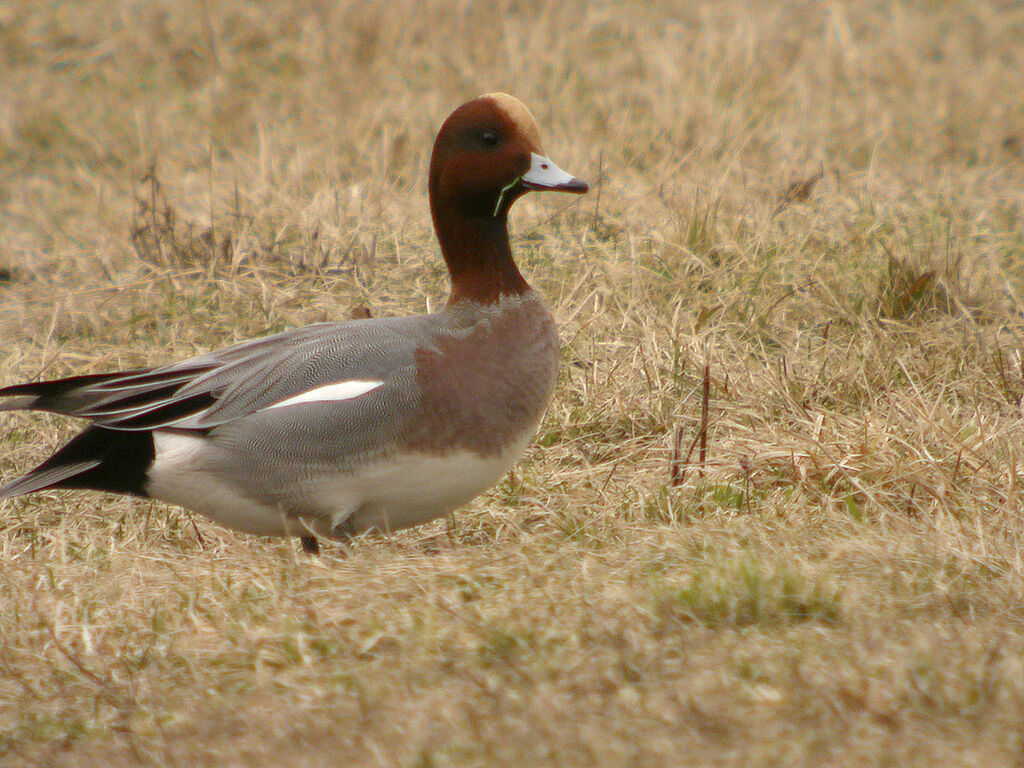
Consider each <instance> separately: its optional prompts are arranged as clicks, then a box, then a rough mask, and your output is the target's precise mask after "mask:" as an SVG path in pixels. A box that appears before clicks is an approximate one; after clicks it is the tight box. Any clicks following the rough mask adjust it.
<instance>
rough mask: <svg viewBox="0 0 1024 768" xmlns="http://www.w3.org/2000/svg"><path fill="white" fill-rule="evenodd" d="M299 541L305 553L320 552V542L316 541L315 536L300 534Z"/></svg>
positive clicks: (313, 553) (315, 553)
mask: <svg viewBox="0 0 1024 768" xmlns="http://www.w3.org/2000/svg"><path fill="white" fill-rule="evenodd" d="M299 542H300V543H301V544H302V551H303V552H305V553H306V554H307V555H319V554H320V542H319V541H317V538H316V536H300V537H299Z"/></svg>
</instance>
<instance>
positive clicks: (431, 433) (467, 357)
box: [0, 93, 587, 550]
mask: <svg viewBox="0 0 1024 768" xmlns="http://www.w3.org/2000/svg"><path fill="white" fill-rule="evenodd" d="M530 190H554V191H559V192H574V193H583V192H586V191H587V185H586V184H585V183H583V182H582V181H580V180H579V179H577V178H575V177H573V176H571V175H570V174H568V173H566V172H565V171H562V170H561V169H559V168H558V166H556V165H555V164H554V163H553V162H551V160H549V159H548V158H547V156H546V155H545V154H544V152H543V151H542V150H541V144H540V135H539V132H538V129H537V124H536V121H535V120H534V118H533V116H532V115H531V114H530V112H529V110H527V108H526V107H525V106H524V105H523V104H522V103H521V102H520V101H518V100H517V99H515V98H513V97H511V96H508V95H506V94H502V93H491V94H486V95H484V96H481V97H479V98H477V99H474V100H472V101H470V102H468V103H466V104H463V105H462V106H461V107H459V108H458V109H456V110H455V111H454V112H453V113H452V114H451V116H450V117H449V118H448V119H447V120H446V121H445V122H444V125H442V126H441V130H440V131H439V132H438V134H437V139H436V141H435V142H434V151H433V155H432V157H431V160H430V181H429V191H430V211H431V214H432V216H433V220H434V228H435V230H436V232H437V239H438V241H439V243H440V245H441V253H442V255H443V256H444V260H445V263H446V264H447V266H448V272H449V274H450V276H451V284H452V286H451V295H450V296H449V299H448V303H447V304H446V306H445V307H444V308H443V309H442V310H440V311H439V312H435V313H433V314H428V315H419V316H413V317H401V318H383V319H363V320H349V321H345V322H334V323H322V324H318V325H312V326H308V327H306V328H300V329H297V330H293V331H287V332H285V333H280V334H277V335H274V336H268V337H265V338H261V339H256V340H253V341H248V342H244V343H242V344H238V345H235V346H232V347H228V348H227V349H223V350H220V351H217V352H210V353H209V354H205V355H201V356H199V357H194V358H191V359H189V360H185V361H183V362H180V363H176V364H173V365H166V366H160V367H157V368H147V369H138V370H131V371H123V372H118V373H101V374H91V375H85V376H74V377H71V378H67V379H60V380H56V381H44V382H36V383H28V384H17V385H14V386H8V387H5V388H2V389H0V396H2V397H6V398H8V399H7V400H6V402H2V403H0V410H39V411H51V412H54V413H62V414H67V415H69V416H77V417H80V418H84V419H89V420H90V421H91V422H92V423H91V424H90V425H89V426H88V427H86V429H85V430H84V431H83V432H81V433H80V434H79V435H78V436H77V437H75V438H74V439H73V440H71V441H70V442H69V443H67V444H66V445H65V446H63V447H62V448H61V449H60V450H58V451H57V452H56V453H55V454H54V455H53V456H51V457H50V458H49V459H47V460H46V461H44V462H43V463H42V464H40V465H39V466H38V467H36V468H35V469H33V470H32V471H31V472H29V473H28V474H26V475H24V476H23V477H20V478H18V479H16V480H13V481H12V482H10V483H8V484H6V485H4V486H2V487H0V499H2V498H5V497H10V496H19V495H21V494H26V493H31V492H33V491H40V490H44V489H49V488H84V489H92V490H100V491H110V492H113V493H123V494H131V495H135V496H143V497H151V498H155V499H161V500H163V501H167V502H171V503H173V504H178V505H180V506H183V507H187V508H188V509H192V510H195V511H197V512H200V513H201V514H203V515H206V516H208V517H210V518H212V519H213V520H216V521H217V522H219V523H221V524H223V525H226V526H228V527H230V528H234V529H237V530H240V531H245V532H248V533H251V534H257V535H262V536H299V537H300V538H301V539H302V542H303V545H304V547H305V548H306V549H309V550H315V549H316V537H326V538H331V539H347V538H349V537H351V536H353V535H356V534H359V533H361V532H363V531H368V530H371V529H378V530H385V531H390V530H396V529H400V528H405V527H408V526H412V525H417V524H419V523H423V522H426V521H428V520H432V519H434V518H437V517H439V516H441V515H443V514H445V513H447V512H448V511H450V510H452V509H454V508H456V507H458V506H460V505H462V504H464V503H466V502H467V501H469V500H470V499H472V498H473V497H475V496H477V495H478V494H480V493H482V492H483V491H484V490H486V489H487V488H489V487H491V486H492V485H494V484H495V483H496V482H497V481H498V480H499V479H500V478H501V476H502V475H504V474H505V473H506V472H507V471H508V470H509V468H510V467H511V466H512V464H513V463H514V462H515V460H516V459H517V458H518V457H519V456H520V455H521V454H522V452H523V450H524V449H525V447H526V445H527V443H528V442H529V441H530V439H531V438H532V436H533V434H534V432H535V431H536V428H537V424H538V422H539V421H540V418H541V415H542V413H543V412H544V409H545V407H546V406H547V404H548V401H549V399H550V398H551V393H552V389H553V387H554V383H555V373H556V364H557V359H558V334H557V331H556V328H555V323H554V321H553V320H552V318H551V315H550V313H549V312H548V310H547V308H546V307H545V306H544V302H543V301H542V300H541V298H540V296H538V295H537V294H536V293H535V292H534V291H533V290H532V289H531V288H530V286H529V285H528V284H527V283H526V280H524V279H523V276H522V274H520V272H519V270H518V269H517V268H516V264H515V262H514V261H513V259H512V251H511V248H510V246H509V239H508V228H507V217H508V211H509V208H510V207H511V206H512V203H514V202H515V200H516V199H517V198H519V197H520V196H521V195H523V194H524V193H526V192H528V191H530Z"/></svg>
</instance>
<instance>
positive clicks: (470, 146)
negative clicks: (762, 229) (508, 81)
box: [430, 93, 588, 218]
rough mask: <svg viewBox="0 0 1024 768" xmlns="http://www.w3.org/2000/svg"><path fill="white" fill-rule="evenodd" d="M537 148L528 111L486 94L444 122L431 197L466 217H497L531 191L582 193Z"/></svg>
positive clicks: (576, 181)
mask: <svg viewBox="0 0 1024 768" xmlns="http://www.w3.org/2000/svg"><path fill="white" fill-rule="evenodd" d="M587 189H588V187H587V185H586V184H585V183H584V182H582V181H580V180H579V179H577V178H575V177H573V176H571V175H570V174H568V173H566V172H565V171H563V170H561V169H560V168H559V167H558V166H557V165H555V164H554V163H553V162H551V160H549V159H548V158H547V156H546V155H545V154H544V150H543V149H541V143H540V131H539V130H538V128H537V121H536V120H534V119H533V115H531V114H530V110H528V109H527V108H526V106H525V105H524V104H523V103H522V102H521V101H519V99H517V98H515V97H514V96H509V95H508V94H507V93H488V94H484V95H483V96H480V97H479V98H476V99H473V100H472V101H469V102H467V103H465V104H463V105H462V106H461V107H459V108H458V109H456V110H455V111H454V112H452V114H451V115H450V116H449V117H448V119H447V120H445V121H444V125H442V126H441V130H440V131H438V133H437V139H436V141H435V142H434V153H433V155H432V156H431V158H430V196H431V200H432V201H433V202H435V203H442V204H451V205H453V206H454V207H456V208H457V209H458V210H459V211H460V212H462V213H463V214H465V215H469V216H480V217H489V218H495V217H501V216H503V215H505V214H506V213H507V212H508V209H509V206H511V205H512V203H513V202H514V201H515V200H516V198H518V197H520V196H521V195H522V194H524V193H525V192H528V191H530V190H552V191H556V192H575V193H577V194H580V193H583V192H586V191H587Z"/></svg>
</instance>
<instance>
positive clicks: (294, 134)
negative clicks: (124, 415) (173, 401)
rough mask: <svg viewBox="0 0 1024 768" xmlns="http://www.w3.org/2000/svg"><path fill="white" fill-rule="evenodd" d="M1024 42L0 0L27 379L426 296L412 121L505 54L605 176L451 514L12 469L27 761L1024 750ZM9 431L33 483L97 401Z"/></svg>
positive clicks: (595, 17) (432, 251)
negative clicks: (156, 497)
mask: <svg viewBox="0 0 1024 768" xmlns="http://www.w3.org/2000/svg"><path fill="white" fill-rule="evenodd" d="M677 5H683V6H684V10H679V9H678V8H677V7H676V6H677ZM1022 38H1024V10H1022V9H1021V8H1020V6H1019V5H1018V4H1013V3H1001V4H1000V3H990V4H985V3H968V2H949V3H929V2H911V1H910V0H907V1H906V2H850V3H824V2H804V3H784V4H783V3H773V2H769V3H759V2H753V1H752V0H744V1H740V0H736V1H726V2H720V3H705V4H692V5H691V4H677V3H673V2H667V1H666V2H652V3H648V4H646V5H645V6H644V7H642V8H638V7H637V6H636V4H633V3H617V2H607V3H585V2H571V1H568V0H560V1H558V2H543V1H541V0H526V1H525V2H520V1H518V0H516V1H513V0H500V1H499V2H497V3H488V4H478V3H469V2H458V1H456V2H449V3H442V2H435V3H425V4H424V3H420V2H413V0H394V1H393V2H388V3H350V4H343V5H340V6H335V5H333V4H330V3H325V2H303V1H301V0H300V1H299V2H289V3H272V4H258V3H250V2H243V0H226V2H221V3H203V2H180V1H178V0H176V1H175V2H145V3H143V2H132V1H130V0H120V1H119V2H115V3H109V2H93V1H91V0H87V1H83V2H76V3H64V4H59V3H47V4H29V3H24V4H17V3H15V4H7V5H3V6H0V83H2V85H0V383H11V382H16V381H21V380H24V379H29V378H32V377H36V376H40V375H44V376H48V377H54V376H59V375H69V374H72V373H83V372H87V371H102V370H110V369H115V368H118V367H127V366H132V365H138V364H150V363H159V362H164V361H168V360H172V359H176V358H180V357H183V356H186V355H189V354H193V353H196V352H199V351H203V350H206V349H210V348H213V347H217V346H222V345H224V344H227V343H229V342H231V341H234V340H237V339H242V338H246V337H250V336H253V335H257V334H262V333H267V332H270V331H276V330H280V329H283V328H287V327H292V326H296V325H301V324H306V323H310V322H314V321H319V320H324V319H327V318H338V317H344V316H346V315H348V314H349V313H350V312H351V311H352V310H353V309H354V308H356V307H358V306H359V305H365V306H367V307H369V308H370V309H371V311H372V312H373V313H374V315H377V316H388V315H396V314H406V313H413V312H422V311H425V310H427V309H428V308H430V307H437V306H438V305H439V303H440V302H442V301H443V300H444V295H445V290H446V284H445V276H444V271H443V268H442V265H441V263H440V261H439V259H438V255H437V252H436V247H435V244H434V242H433V240H432V235H431V229H430V223H429V216H428V211H427V206H426V199H425V188H426V166H427V160H428V156H429V150H430V143H431V140H432V137H433V132H434V131H435V129H436V127H437V126H438V125H439V124H440V121H441V120H442V119H443V118H444V117H445V116H446V114H447V113H448V112H449V111H450V110H451V109H452V108H454V107H455V106H456V105H457V104H459V103H461V102H462V101H464V100H465V99H467V98H469V97H472V96H474V95H476V94H478V93H480V92H483V91H486V90H495V89H501V90H507V91H510V92H512V93H515V94H516V95H518V96H519V97H520V98H522V99H523V100H524V101H526V102H527V103H528V104H529V105H530V106H531V107H532V108H533V109H534V111H535V113H536V115H537V117H538V120H539V122H540V124H541V127H542V130H543V133H544V136H545V141H546V148H547V151H548V152H549V153H550V155H551V156H552V158H553V159H554V160H555V161H556V162H557V163H559V164H560V165H561V166H562V167H563V168H565V169H567V170H569V171H571V172H573V173H576V174H577V175H579V176H581V177H583V178H586V179H588V180H589V181H591V182H592V183H594V186H595V190H594V191H593V192H592V193H591V194H590V195H588V196H587V197H585V198H583V199H581V200H573V201H568V200H565V199H563V198H557V197H554V196H548V197H542V196H533V197H532V198H528V199H526V200H524V201H523V202H521V203H520V204H517V206H516V210H515V213H514V217H513V218H514V229H515V233H516V234H515V238H514V240H515V247H516V250H517V253H518V255H519V259H520V263H521V265H522V267H523V270H524V272H525V273H526V274H527V275H528V276H529V277H530V279H531V281H532V282H533V284H534V285H535V286H536V287H538V288H539V289H540V290H541V291H542V292H543V293H544V295H545V296H546V297H547V298H548V300H549V302H550V303H551V305H552V306H553V307H554V308H555V312H556V316H557V317H558V319H559V322H560V324H561V327H562V336H563V341H564V355H563V365H562V374H561V378H560V381H559V386H558V390H557V393H556V396H555V401H554V403H553V405H552V407H551V409H550V410H549V412H548V415H547V417H546V419H545V421H544V423H543V425H542V427H541V432H540V435H539V439H538V440H537V441H536V443H535V444H534V445H533V446H532V447H531V448H530V449H529V452H528V454H527V456H526V458H525V459H524V460H523V461H522V462H521V463H520V464H519V465H518V467H517V468H516V469H515V471H514V472H513V473H512V474H511V475H510V476H509V477H508V478H506V479H505V480H503V481H502V483H501V484H500V485H499V486H498V487H497V488H495V489H494V490H493V491H491V492H489V493H487V494H485V495H484V496H483V497H482V498H481V499H479V500H477V501H475V502H474V503H472V504H471V505H470V506H468V507H467V508H466V509H465V510H463V511H460V512H459V513H458V514H456V515H455V516H454V517H453V518H452V519H451V520H447V521H442V522H440V523H437V524H434V525H431V526H427V527H425V528H422V529H418V530H415V531H411V532H406V533H403V534H400V535H394V536H390V537H373V538H367V539H364V540H361V541H359V542H357V543H356V544H355V545H354V546H352V547H350V548H342V547H334V546H328V547H327V548H326V551H325V553H324V554H323V556H322V557H320V558H319V559H317V558H310V557H307V556H304V555H302V554H301V553H299V552H297V548H296V546H295V545H294V544H293V543H283V542H274V541H264V540H259V539H255V538H251V537H246V536H243V535H235V534H233V533H231V532H228V531H225V530H223V529H220V528H218V527H216V526H214V525H212V524H208V523H207V522H206V521H205V520H203V519H196V518H192V517H191V516H189V515H187V514H186V513H184V512H182V511H181V510H178V509H173V508H169V507H166V506H163V505H160V504H155V503H146V502H137V501H128V500H124V499H120V498H115V497H101V496H98V495H88V494H74V493H59V494H58V493H53V494H40V495H37V496H34V497H30V498H27V499H19V500H15V501H7V502H0V521H2V522H0V526H2V531H0V550H2V552H0V763H3V764H5V765H40V766H42V765H45V766H91V765H107V766H121V765H168V766H196V765H198V766H277V765H294V766H336V765H348V766H356V765H385V766H402V767H408V768H413V767H414V766H419V767H420V768H427V767H428V766H431V767H433V766H437V767H438V768H440V767H441V766H526V765H555V766H664V765H682V764H692V765H717V766H751V765H766V766H767V765H771V766H800V765H815V766H817V765H851V766H853V765H856V766H864V765H922V766H932V765H978V766H1002V765H1020V764H1021V763H1022V762H1024V716H1022V714H1021V713H1022V712H1024V660H1022V659H1024V611H1022V610H1021V605H1022V599H1024V578H1022V576H1024V548H1022V543H1021V536H1022V532H1024V523H1022V521H1021V514H1020V512H1021V502H1022V499H1024V488H1022V486H1024V483H1022V482H1021V480H1020V477H1019V474H1020V472H1021V469H1020V465H1021V464H1022V463H1024V449H1022V445H1024V422H1022V419H1021V400H1022V395H1024V363H1022V357H1021V355H1022V349H1024V338H1022V337H1024V321H1022V315H1021V310H1022V306H1021V301H1022V294H1024V223H1022V216H1024V202H1022V201H1024V101H1022V97H1021V90H1020V73H1021V72H1022V71H1024V46H1022V45H1021V39H1022ZM705 366H707V367H708V371H709V383H710V388H709V401H708V403H707V418H706V422H705V426H706V448H705V451H704V459H703V461H702V460H701V448H700V447H699V442H700V441H699V440H698V439H697V438H698V436H699V434H700V432H701V422H702V419H701V410H702V399H703V398H702V390H703V383H704V371H705ZM0 428H2V437H0V477H4V478H7V477H10V476H11V475H13V474H15V473H16V472H18V471H19V470H24V469H27V468H28V467H29V466H30V465H32V464H33V462H34V461H36V460H39V459H41V458H43V457H44V456H46V455H47V453H48V451H50V450H51V449H52V448H53V447H55V446H56V445H57V444H58V443H59V442H60V440H61V439H63V438H65V437H67V436H68V435H70V434H71V433H72V431H73V430H74V428H75V425H73V424H70V423H68V421H67V420H62V419H57V418H52V417H49V416H28V415H24V414H5V415H3V417H2V418H0Z"/></svg>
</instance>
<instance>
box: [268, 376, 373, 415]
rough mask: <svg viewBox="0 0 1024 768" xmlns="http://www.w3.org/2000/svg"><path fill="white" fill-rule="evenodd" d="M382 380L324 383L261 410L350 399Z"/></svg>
mask: <svg viewBox="0 0 1024 768" xmlns="http://www.w3.org/2000/svg"><path fill="white" fill-rule="evenodd" d="M383 383H384V382H383V381H358V380H353V381H339V382H337V383H335V384H324V386H322V387H316V388H315V389H310V390H308V391H306V392H302V393H300V394H298V395H294V396H293V397H289V398H287V399H286V400H282V401H281V402H280V403H274V404H273V405H268V406H267V407H266V408H263V409H261V410H264V411H268V410H270V409H271V408H284V407H285V406H286V405H299V404H300V403H325V402H330V401H332V400H351V399H352V398H354V397H359V396H360V395H365V394H366V393H367V392H371V391H373V390H375V389H376V388H377V387H379V386H380V385H381V384H383Z"/></svg>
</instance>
